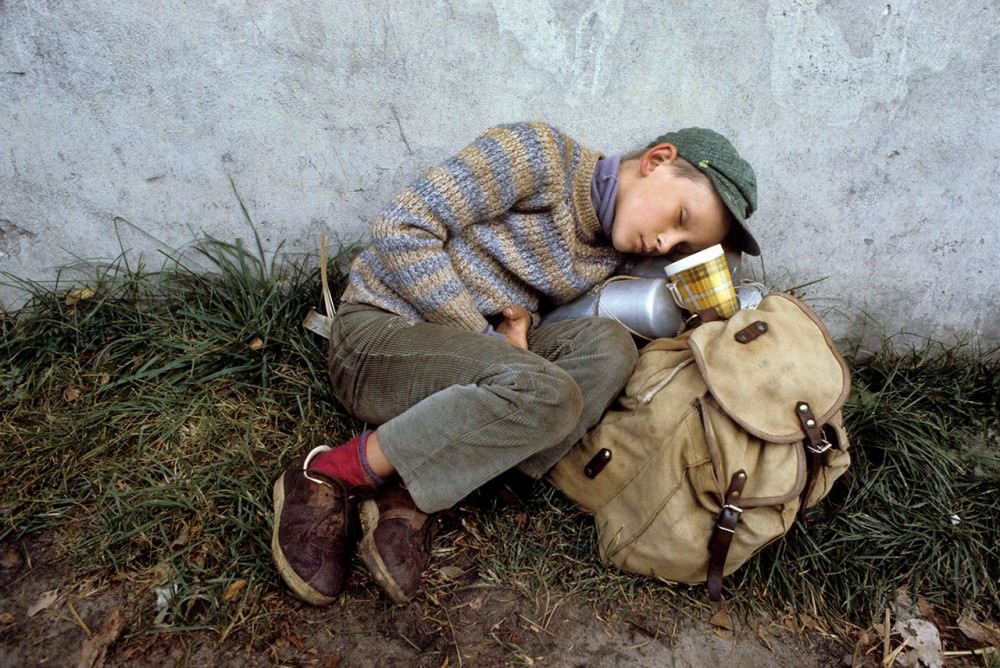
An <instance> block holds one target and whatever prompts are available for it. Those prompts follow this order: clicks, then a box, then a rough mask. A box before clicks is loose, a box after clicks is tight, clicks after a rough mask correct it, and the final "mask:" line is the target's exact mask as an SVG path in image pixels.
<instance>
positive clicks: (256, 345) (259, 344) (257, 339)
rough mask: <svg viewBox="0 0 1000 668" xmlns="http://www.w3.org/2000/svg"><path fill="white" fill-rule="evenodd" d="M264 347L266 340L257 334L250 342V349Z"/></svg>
mask: <svg viewBox="0 0 1000 668" xmlns="http://www.w3.org/2000/svg"><path fill="white" fill-rule="evenodd" d="M263 347H264V341H263V340H261V338H260V337H259V336H255V337H254V339H253V341H251V342H250V350H260V349H261V348H263Z"/></svg>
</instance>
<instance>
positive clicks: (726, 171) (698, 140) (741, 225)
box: [646, 128, 760, 255]
mask: <svg viewBox="0 0 1000 668" xmlns="http://www.w3.org/2000/svg"><path fill="white" fill-rule="evenodd" d="M657 144H673V145H674V146H676V147H677V154H678V155H680V157H682V158H684V159H685V160H687V161H688V162H690V163H691V164H692V165H694V166H695V167H697V168H698V169H700V170H701V171H702V172H704V173H705V174H706V175H707V176H708V178H709V179H710V180H711V181H712V185H714V186H715V190H716V192H718V193H719V196H720V197H721V198H722V201H723V202H725V204H726V207H727V208H728V209H729V210H730V211H731V212H732V214H733V217H734V218H736V222H737V225H736V226H735V227H734V228H733V230H732V231H731V232H730V241H731V242H732V243H733V244H734V245H735V246H736V247H738V248H740V249H742V250H743V251H745V252H747V253H749V254H750V255H760V246H759V245H757V240H756V239H754V238H753V235H752V234H750V230H749V229H748V228H747V224H746V221H747V218H749V217H750V215H751V214H752V213H753V212H754V211H755V210H756V209H757V177H756V176H754V173H753V167H751V166H750V163H749V162H747V161H746V160H744V159H743V158H741V157H740V154H739V153H737V152H736V149H735V148H734V147H733V145H732V144H731V143H729V140H728V139H726V138H725V137H723V136H722V135H720V134H719V133H718V132H715V131H714V130H708V129H705V128H684V129H683V130H678V131H676V132H668V133H667V134H665V135H660V136H659V137H657V138H656V139H655V140H654V141H653V142H652V143H650V144H649V146H647V147H646V148H652V147H653V146H656V145H657Z"/></svg>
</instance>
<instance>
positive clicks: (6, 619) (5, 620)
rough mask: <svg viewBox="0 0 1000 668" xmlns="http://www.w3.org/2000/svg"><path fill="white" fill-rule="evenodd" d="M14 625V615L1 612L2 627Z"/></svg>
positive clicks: (0, 622)
mask: <svg viewBox="0 0 1000 668" xmlns="http://www.w3.org/2000/svg"><path fill="white" fill-rule="evenodd" d="M13 623H14V615H12V614H11V613H9V612H0V626H7V625H8V624H13Z"/></svg>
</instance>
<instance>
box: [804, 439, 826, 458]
mask: <svg viewBox="0 0 1000 668" xmlns="http://www.w3.org/2000/svg"><path fill="white" fill-rule="evenodd" d="M832 447H833V443H831V442H830V441H828V440H826V439H825V438H824V439H823V440H821V441H820V442H819V445H814V444H812V443H810V444H809V445H807V446H806V449H807V450H808V451H809V452H811V453H813V454H816V455H821V454H823V453H824V452H826V451H827V450H829V449H830V448H832Z"/></svg>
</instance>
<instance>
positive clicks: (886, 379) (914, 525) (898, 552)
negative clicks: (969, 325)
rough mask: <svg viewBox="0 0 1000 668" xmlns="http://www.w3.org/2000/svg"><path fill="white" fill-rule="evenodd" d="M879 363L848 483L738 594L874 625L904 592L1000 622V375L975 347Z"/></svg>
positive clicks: (874, 365)
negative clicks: (999, 577)
mask: <svg viewBox="0 0 1000 668" xmlns="http://www.w3.org/2000/svg"><path fill="white" fill-rule="evenodd" d="M867 357H868V358H867V359H865V360H863V361H862V360H860V359H858V358H856V359H855V360H854V361H853V364H852V368H853V381H854V386H853V391H852V394H851V397H850V399H849V400H848V403H847V405H846V406H845V409H844V414H845V423H846V427H847V430H848V434H849V436H850V439H851V444H852V451H851V453H852V458H853V462H852V466H851V469H850V471H849V472H848V474H847V476H846V478H845V479H844V480H843V481H841V482H839V483H838V485H837V487H835V489H834V491H833V493H832V494H831V496H830V497H829V498H828V499H826V500H825V501H824V502H823V503H821V504H820V505H819V506H818V507H817V508H816V509H814V510H813V511H811V513H810V516H809V517H808V522H807V523H806V524H800V525H797V526H796V527H795V528H794V529H793V531H792V532H791V533H790V534H789V536H788V537H787V539H786V540H785V541H782V542H779V543H777V544H775V545H773V546H772V547H771V548H769V549H768V550H766V551H765V552H764V553H762V554H761V555H760V556H759V558H758V559H756V560H755V561H754V562H752V563H751V564H750V565H749V566H748V568H746V569H744V571H743V572H742V574H741V575H740V576H739V577H738V578H737V579H736V580H735V581H734V584H735V585H736V587H737V590H745V591H747V592H752V594H751V595H761V594H765V595H766V597H767V598H769V599H774V600H776V601H782V600H785V601H789V602H793V603H794V604H795V605H796V607H797V608H798V609H799V610H802V611H807V612H810V613H811V614H816V612H817V611H821V612H822V613H824V614H827V615H836V616H841V617H844V618H847V619H849V620H850V621H851V622H854V623H858V624H864V625H867V624H869V623H871V621H872V620H873V619H877V618H878V617H879V616H880V615H881V614H882V612H883V611H884V610H885V609H886V607H889V606H891V605H892V604H893V602H894V601H895V600H896V597H897V594H898V593H899V592H900V591H906V592H909V593H910V594H911V595H917V596H920V597H922V598H924V599H926V600H927V601H929V602H930V603H932V604H934V605H936V606H938V607H939V608H940V609H942V610H946V611H949V612H950V613H951V614H953V615H955V616H957V615H959V614H961V613H977V614H982V615H986V616H988V617H989V616H991V617H993V618H996V616H997V615H998V614H1000V581H998V575H997V574H998V573H1000V528H998V525H997V522H996V518H997V517H1000V439H998V438H997V431H996V429H997V426H998V424H1000V405H998V387H1000V386H998V380H997V379H998V371H1000V369H998V367H997V364H996V361H995V360H991V358H990V356H989V355H985V354H981V353H979V352H977V351H975V350H973V349H971V348H969V347H967V346H962V345H957V346H953V347H950V348H949V347H943V346H940V345H936V344H928V345H927V346H926V347H924V348H922V349H911V350H909V351H906V352H902V353H900V352H894V351H892V350H890V349H889V348H886V349H884V350H882V351H881V352H880V353H879V354H878V355H875V356H874V357H871V356H867Z"/></svg>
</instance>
